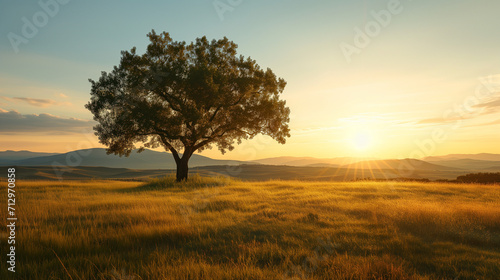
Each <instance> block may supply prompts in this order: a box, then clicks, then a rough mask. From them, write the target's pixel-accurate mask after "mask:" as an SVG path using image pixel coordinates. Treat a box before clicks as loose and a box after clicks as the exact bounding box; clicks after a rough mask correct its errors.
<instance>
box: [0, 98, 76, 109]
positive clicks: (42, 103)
mask: <svg viewBox="0 0 500 280" xmlns="http://www.w3.org/2000/svg"><path fill="white" fill-rule="evenodd" d="M1 98H2V99H4V100H7V101H10V102H24V103H27V104H29V105H32V106H36V107H42V108H45V107H49V106H54V105H71V103H69V102H58V101H55V100H52V99H38V98H29V97H7V96H1Z"/></svg>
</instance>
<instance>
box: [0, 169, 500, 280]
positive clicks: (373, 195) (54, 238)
mask: <svg viewBox="0 0 500 280" xmlns="http://www.w3.org/2000/svg"><path fill="white" fill-rule="evenodd" d="M2 185H3V186H5V185H6V184H5V182H4V183H2ZM2 189H3V190H4V193H5V200H6V193H7V191H6V190H5V187H2ZM16 194H17V200H16V203H17V209H16V211H17V217H18V218H19V221H18V223H19V225H18V228H17V239H16V246H17V252H16V254H17V266H16V271H17V272H16V273H15V277H13V273H11V272H8V271H7V264H6V261H5V259H6V252H7V248H6V242H5V236H4V237H3V238H2V243H1V244H2V250H1V252H2V256H3V257H2V262H1V272H0V278H1V279H44V280H45V279H74V280H76V279H128V280H132V279H498V278H497V277H498V276H499V275H500V186H498V185H496V186H485V185H460V184H437V183H390V182H383V183H382V182H352V183H331V182H299V181H265V182H239V181H231V180H227V179H223V178H211V179H209V178H200V177H197V178H196V177H195V178H193V179H191V180H190V181H189V182H187V183H183V184H175V183H174V182H173V179H172V178H165V179H157V180H154V181H151V182H149V183H146V184H145V183H140V182H116V181H91V180H89V181H64V182H56V181H52V182H50V181H23V180H20V181H19V182H18V186H17V193H16ZM2 205H4V206H5V204H2ZM4 206H2V207H1V209H0V214H1V217H2V218H3V220H4V221H5V219H6V215H7V213H6V207H4ZM2 232H3V234H4V235H5V230H3V231H2Z"/></svg>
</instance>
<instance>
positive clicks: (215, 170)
mask: <svg viewBox="0 0 500 280" xmlns="http://www.w3.org/2000/svg"><path fill="white" fill-rule="evenodd" d="M7 168H8V167H6V166H4V167H0V172H3V173H5V174H6V173H7V170H6V169H7ZM189 172H190V173H189V174H190V176H192V175H194V174H200V175H203V176H230V177H234V178H238V179H241V180H248V181H262V180H275V179H279V180H307V181H311V180H313V181H352V180H360V179H382V180H384V179H397V178H401V177H404V178H413V179H430V180H437V179H447V180H454V179H456V178H457V176H461V175H465V174H467V173H468V172H466V171H462V170H450V171H437V170H414V171H412V172H410V173H408V174H404V175H405V176H403V175H402V174H400V173H399V172H398V171H397V170H390V169H384V170H382V169H373V170H369V169H355V168H332V167H304V166H284V165H279V166H278V165H247V164H244V165H239V166H229V165H212V166H200V167H193V168H191V169H190V171H189ZM168 174H175V169H131V168H109V167H93V166H78V167H64V168H62V169H61V168H59V167H55V168H54V167H53V166H18V167H16V176H17V178H18V179H19V180H30V179H36V180H86V179H119V180H134V181H142V180H147V179H149V178H152V177H160V176H165V175H168Z"/></svg>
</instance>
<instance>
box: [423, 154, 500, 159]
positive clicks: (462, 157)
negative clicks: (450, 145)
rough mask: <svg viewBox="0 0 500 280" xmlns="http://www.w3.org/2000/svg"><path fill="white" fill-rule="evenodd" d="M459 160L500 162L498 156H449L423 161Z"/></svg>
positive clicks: (434, 157) (499, 156) (433, 157)
mask: <svg viewBox="0 0 500 280" xmlns="http://www.w3.org/2000/svg"><path fill="white" fill-rule="evenodd" d="M460 159H473V160H486V161H500V154H488V153H482V154H450V155H445V156H432V157H425V158H423V159H422V160H425V161H443V160H460Z"/></svg>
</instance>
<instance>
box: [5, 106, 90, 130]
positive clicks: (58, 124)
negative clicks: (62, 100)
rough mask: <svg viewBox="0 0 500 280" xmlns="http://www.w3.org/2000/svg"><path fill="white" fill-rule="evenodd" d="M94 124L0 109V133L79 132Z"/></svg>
mask: <svg viewBox="0 0 500 280" xmlns="http://www.w3.org/2000/svg"><path fill="white" fill-rule="evenodd" d="M93 124H94V122H93V121H87V120H81V119H75V118H62V117H58V116H54V115H51V114H39V115H36V114H29V115H23V114H20V113H19V112H17V111H6V110H4V109H1V108H0V132H10V133H12V132H14V133H15V132H47V133H49V132H65V133H73V132H81V131H82V130H83V129H88V128H90V127H92V125H93Z"/></svg>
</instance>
